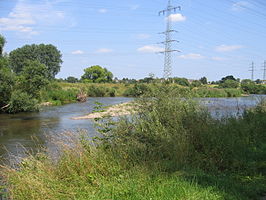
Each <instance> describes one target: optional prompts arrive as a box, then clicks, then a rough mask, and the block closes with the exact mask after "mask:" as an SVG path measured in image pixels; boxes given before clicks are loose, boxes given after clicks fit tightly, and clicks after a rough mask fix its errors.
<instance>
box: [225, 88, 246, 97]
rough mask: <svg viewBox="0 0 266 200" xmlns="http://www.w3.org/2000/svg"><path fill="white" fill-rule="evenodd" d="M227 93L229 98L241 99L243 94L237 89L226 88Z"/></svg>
mask: <svg viewBox="0 0 266 200" xmlns="http://www.w3.org/2000/svg"><path fill="white" fill-rule="evenodd" d="M225 92H226V93H227V97H241V96H242V93H243V91H242V90H241V89H236V88H226V89H225Z"/></svg>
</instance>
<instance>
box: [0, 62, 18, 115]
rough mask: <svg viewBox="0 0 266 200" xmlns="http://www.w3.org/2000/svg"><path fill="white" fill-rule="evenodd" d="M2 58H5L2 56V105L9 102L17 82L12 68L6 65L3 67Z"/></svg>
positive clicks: (0, 78) (0, 87) (0, 93)
mask: <svg viewBox="0 0 266 200" xmlns="http://www.w3.org/2000/svg"><path fill="white" fill-rule="evenodd" d="M2 60H3V58H0V107H3V106H5V105H7V104H8V102H9V99H10V97H11V93H12V90H13V86H14V84H15V77H14V75H13V74H12V72H11V70H10V69H9V68H7V67H5V65H2V66H3V67H2V68H1V61H2ZM0 112H1V111H0Z"/></svg>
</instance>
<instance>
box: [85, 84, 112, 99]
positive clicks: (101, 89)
mask: <svg viewBox="0 0 266 200" xmlns="http://www.w3.org/2000/svg"><path fill="white" fill-rule="evenodd" d="M87 95H88V96H89V97H105V96H109V97H115V96H116V89H115V88H114V87H112V88H110V87H106V86H102V85H99V86H97V85H91V86H89V88H88V91H87Z"/></svg>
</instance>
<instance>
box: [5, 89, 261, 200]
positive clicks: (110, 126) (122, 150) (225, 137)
mask: <svg viewBox="0 0 266 200" xmlns="http://www.w3.org/2000/svg"><path fill="white" fill-rule="evenodd" d="M151 96H152V98H151ZM190 96H191V94H189V93H187V94H186V96H185V98H184V94H182V95H180V90H179V89H178V88H176V87H169V86H162V87H161V88H160V90H155V91H151V93H150V94H149V95H147V96H146V97H145V96H143V97H142V98H140V99H138V100H137V103H138V113H136V114H135V115H132V116H131V117H125V118H121V119H120V120H112V119H110V118H104V119H102V120H97V123H98V125H99V132H100V133H102V135H101V136H100V137H98V138H94V139H93V140H92V139H89V138H88V137H87V136H86V135H85V136H84V135H83V136H82V137H81V138H78V139H75V142H74V144H75V145H63V148H61V150H62V153H61V157H60V158H59V160H58V161H57V162H55V161H53V160H52V159H51V158H49V157H48V156H47V155H46V154H45V153H39V154H37V155H36V156H30V157H28V158H25V159H24V161H23V162H22V163H21V165H20V169H19V170H17V169H12V168H10V167H4V168H3V169H2V171H1V175H2V176H3V177H4V179H5V181H6V183H7V185H6V186H7V188H8V190H9V195H10V197H11V198H12V199H19V200H23V199H132V200H133V199H134V200H135V199H147V200H148V199H158V200H159V199H239V200H240V199H241V200H242V199H244V200H245V199H258V198H259V196H260V195H263V192H265V191H266V179H265V175H266V164H265V163H266V159H265V158H266V145H265V144H266V135H265V130H266V107H265V104H261V105H259V106H258V107H257V108H256V109H253V110H249V111H246V112H245V113H244V115H243V116H242V117H238V118H233V117H232V118H225V119H219V120H217V119H212V118H211V116H210V114H209V113H208V112H207V111H206V110H205V109H204V108H203V107H201V106H199V105H198V104H197V102H195V101H193V100H192V99H191V98H190Z"/></svg>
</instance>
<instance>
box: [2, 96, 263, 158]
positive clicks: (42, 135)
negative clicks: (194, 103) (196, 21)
mask: <svg viewBox="0 0 266 200" xmlns="http://www.w3.org/2000/svg"><path fill="white" fill-rule="evenodd" d="M263 98H265V99H266V96H258V95H257V96H249V97H241V98H206V99H200V102H201V103H202V104H203V105H206V106H207V108H208V109H209V111H210V112H211V114H212V115H213V116H214V117H220V116H226V115H237V114H239V113H241V112H243V110H244V109H245V108H250V107H254V106H255V105H256V104H257V103H258V102H259V101H261V99H263ZM131 100H132V99H131V98H124V97H115V98H89V99H88V101H87V102H86V103H74V104H68V105H63V106H56V107H47V108H44V109H43V110H42V111H40V112H38V113H21V114H15V115H6V114H2V115H0V156H1V157H2V158H7V159H8V160H9V159H11V158H15V157H20V156H23V155H24V152H25V149H27V150H28V149H33V150H34V149H38V148H39V146H40V145H43V146H46V147H47V146H48V147H49V145H48V142H47V138H49V136H52V135H54V134H56V133H62V132H64V131H74V132H75V131H77V130H78V129H85V130H87V132H88V134H89V135H90V136H94V135H95V134H96V131H95V130H94V127H93V121H92V120H72V119H71V118H72V117H77V116H83V115H86V114H88V113H90V112H92V111H93V109H94V107H95V102H100V103H102V104H104V105H106V106H108V105H114V104H119V103H124V102H128V101H131ZM0 161H1V158H0Z"/></svg>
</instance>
